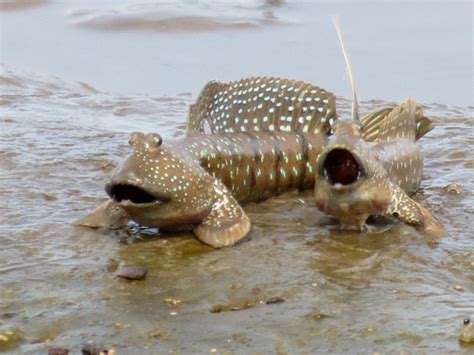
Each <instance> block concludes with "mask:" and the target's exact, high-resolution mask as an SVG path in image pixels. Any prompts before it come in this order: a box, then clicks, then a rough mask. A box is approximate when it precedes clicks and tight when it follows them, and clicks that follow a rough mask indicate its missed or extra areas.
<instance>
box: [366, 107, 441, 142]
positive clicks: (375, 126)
mask: <svg viewBox="0 0 474 355" xmlns="http://www.w3.org/2000/svg"><path fill="white" fill-rule="evenodd" d="M398 106H400V105H392V106H388V107H384V108H381V109H378V110H374V111H372V112H370V113H368V114H367V115H365V116H364V117H363V118H361V134H362V138H364V140H365V141H367V142H375V141H378V140H379V139H380V137H381V135H382V134H383V132H382V131H381V129H382V127H384V125H385V120H386V119H387V118H388V117H389V114H390V113H391V112H392V111H393V110H395V109H396V108H397V107H398ZM397 110H399V109H397ZM415 121H416V140H418V139H420V138H421V137H423V136H424V135H425V134H426V133H428V132H429V131H431V130H432V129H433V128H434V124H433V122H432V121H431V120H430V119H429V118H428V117H425V116H423V108H422V107H421V105H419V104H416V111H415Z"/></svg>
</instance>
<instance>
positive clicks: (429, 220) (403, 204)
mask: <svg viewBox="0 0 474 355" xmlns="http://www.w3.org/2000/svg"><path fill="white" fill-rule="evenodd" d="M391 190H392V191H391V202H390V205H389V207H388V208H387V215H390V216H391V217H394V218H396V219H399V220H401V221H402V222H405V223H407V224H410V225H413V226H414V227H415V228H416V229H418V230H420V231H422V232H425V233H427V234H429V235H433V236H442V235H444V234H445V233H446V232H445V230H444V228H443V226H442V225H441V223H440V222H439V221H438V220H437V219H436V217H435V216H434V215H433V214H432V213H431V212H430V211H429V210H428V209H427V208H425V207H423V206H422V205H421V204H419V203H418V202H416V201H415V200H413V199H412V198H411V197H409V196H408V195H407V194H406V193H405V192H404V191H403V190H402V189H401V188H400V187H398V186H397V185H395V184H391Z"/></svg>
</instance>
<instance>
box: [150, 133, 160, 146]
mask: <svg viewBox="0 0 474 355" xmlns="http://www.w3.org/2000/svg"><path fill="white" fill-rule="evenodd" d="M147 141H148V144H150V146H153V147H155V148H158V147H159V146H160V145H161V144H162V143H163V138H161V136H160V135H159V134H156V133H150V134H148V137H147Z"/></svg>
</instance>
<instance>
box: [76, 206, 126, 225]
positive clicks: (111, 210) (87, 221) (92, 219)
mask: <svg viewBox="0 0 474 355" xmlns="http://www.w3.org/2000/svg"><path fill="white" fill-rule="evenodd" d="M128 221H129V220H128V218H127V216H126V215H125V212H124V210H123V209H122V208H121V207H120V206H119V205H117V204H116V203H114V202H112V201H110V200H109V201H106V202H104V203H103V204H102V205H100V206H99V207H97V208H96V209H95V210H93V211H92V212H91V213H89V214H88V215H87V216H85V217H82V218H80V219H78V220H76V221H74V222H73V224H74V225H75V226H82V227H89V228H112V229H115V228H120V227H124V226H126V225H127V223H128Z"/></svg>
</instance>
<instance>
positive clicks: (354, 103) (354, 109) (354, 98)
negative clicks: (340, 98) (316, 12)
mask: <svg viewBox="0 0 474 355" xmlns="http://www.w3.org/2000/svg"><path fill="white" fill-rule="evenodd" d="M333 23H334V27H335V28H336V33H337V38H338V39H339V44H340V45H341V50H342V55H343V57H344V63H345V66H346V73H347V77H348V78H349V83H350V85H351V92H352V112H351V118H352V122H353V123H354V124H356V125H359V123H360V122H359V103H358V102H357V93H356V89H355V84H354V76H353V75H352V67H351V63H350V61H349V56H348V55H347V51H346V46H345V45H344V40H343V39H342V33H341V28H340V26H339V21H338V20H337V18H335V17H334V18H333Z"/></svg>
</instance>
